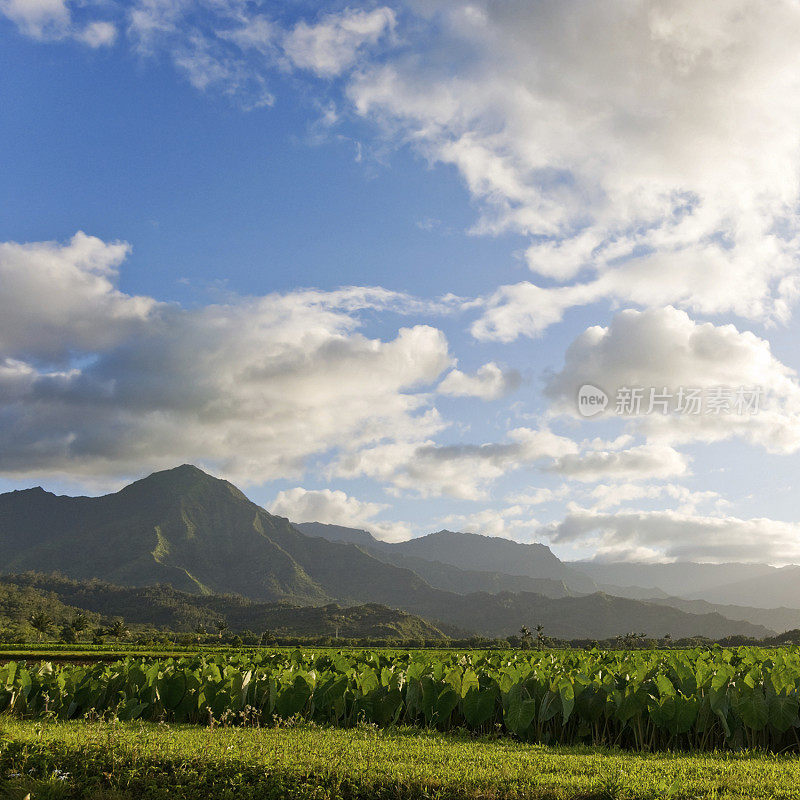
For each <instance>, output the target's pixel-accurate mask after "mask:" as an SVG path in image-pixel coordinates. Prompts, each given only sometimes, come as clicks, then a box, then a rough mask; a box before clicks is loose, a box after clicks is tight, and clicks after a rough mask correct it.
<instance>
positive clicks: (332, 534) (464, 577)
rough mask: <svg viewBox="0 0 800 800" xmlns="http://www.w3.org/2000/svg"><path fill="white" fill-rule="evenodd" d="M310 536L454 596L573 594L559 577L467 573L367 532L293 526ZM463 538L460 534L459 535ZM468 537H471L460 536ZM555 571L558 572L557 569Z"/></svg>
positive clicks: (305, 524) (315, 524)
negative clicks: (352, 547)
mask: <svg viewBox="0 0 800 800" xmlns="http://www.w3.org/2000/svg"><path fill="white" fill-rule="evenodd" d="M295 527H296V528H299V529H300V530H301V531H303V533H306V534H308V535H309V536H321V537H323V538H324V539H329V540H330V541H334V542H350V543H352V544H356V545H358V546H359V547H360V548H361V549H362V550H365V551H366V552H368V553H370V555H373V556H374V557H375V558H377V559H379V560H381V561H383V562H385V563H387V564H394V565H395V566H396V567H404V568H405V569H410V570H412V571H413V572H415V573H416V574H417V575H419V576H420V577H421V578H423V579H424V580H425V581H426V582H427V583H429V584H430V585H431V586H433V587H435V588H437V589H444V590H445V591H448V592H456V593H457V594H470V593H472V592H489V593H490V594H496V593H498V592H536V593H538V594H543V595H544V596H545V597H553V598H555V597H569V596H570V595H572V594H575V592H574V591H572V590H570V589H569V588H568V587H567V585H566V583H565V582H564V581H563V580H562V579H559V578H531V577H529V576H527V575H506V574H503V573H501V572H487V571H483V570H466V569H459V568H458V567H454V566H452V565H451V564H445V563H444V562H443V561H431V560H428V559H425V558H420V557H419V556H412V555H406V554H405V553H404V552H403V550H404V548H403V544H404V543H401V544H399V545H398V544H389V543H387V542H382V541H380V540H378V539H375V538H374V537H373V536H372V534H370V533H369V532H368V531H365V530H360V529H358V528H345V527H343V526H341V525H326V524H324V523H321V522H301V523H296V524H295ZM459 535H462V534H459ZM463 535H464V536H470V534H463ZM556 571H558V570H556Z"/></svg>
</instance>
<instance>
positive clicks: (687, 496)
mask: <svg viewBox="0 0 800 800" xmlns="http://www.w3.org/2000/svg"><path fill="white" fill-rule="evenodd" d="M590 497H591V499H592V500H593V501H594V503H593V505H592V507H591V511H605V510H606V509H609V508H615V507H617V506H621V505H622V504H623V503H629V502H630V501H631V500H663V499H670V500H674V501H677V503H678V507H677V509H676V510H677V511H678V512H680V513H681V514H688V515H695V514H696V513H697V507H698V506H700V505H711V506H713V507H714V508H715V509H716V510H719V509H720V508H721V507H723V506H726V505H729V503H728V501H726V500H725V499H724V498H723V497H722V496H721V495H720V494H718V493H717V492H712V491H704V492H703V491H692V490H691V489H689V488H688V487H686V486H679V485H677V484H674V483H666V484H647V485H646V484H641V483H616V484H615V483H612V484H600V485H599V486H595V487H594V488H593V489H592V491H591V492H590Z"/></svg>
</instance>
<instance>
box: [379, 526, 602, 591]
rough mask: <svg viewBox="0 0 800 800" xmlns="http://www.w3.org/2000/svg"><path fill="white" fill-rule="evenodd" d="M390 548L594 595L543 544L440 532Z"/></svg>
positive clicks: (583, 578) (579, 576) (581, 575)
mask: <svg viewBox="0 0 800 800" xmlns="http://www.w3.org/2000/svg"><path fill="white" fill-rule="evenodd" d="M393 546H394V547H396V548H397V549H398V551H399V552H401V553H403V554H404V555H407V556H415V557H417V558H424V559H427V560H428V561H442V562H444V563H445V564H451V565H452V566H454V567H458V568H459V569H464V570H476V571H487V572H496V573H501V574H505V575H524V576H527V577H530V578H546V579H550V580H558V581H563V582H564V583H565V584H566V585H567V586H568V587H569V588H570V589H572V590H573V591H576V592H582V593H590V592H595V591H597V586H596V584H595V582H594V580H592V579H591V578H589V577H587V576H586V575H585V574H584V573H582V572H579V571H577V570H574V569H572V568H571V567H570V566H568V565H566V564H564V562H562V561H561V560H560V559H559V558H557V557H556V556H555V555H554V554H553V553H552V551H551V550H550V548H549V547H547V546H546V545H543V544H521V543H520V542H514V541H511V540H510V539H502V538H499V537H496V536H481V535H480V534H477V533H455V532H453V531H445V530H443V531H438V532H437V533H430V534H428V535H427V536H420V537H419V538H418V539H411V540H409V541H407V542H401V543H400V544H397V545H393Z"/></svg>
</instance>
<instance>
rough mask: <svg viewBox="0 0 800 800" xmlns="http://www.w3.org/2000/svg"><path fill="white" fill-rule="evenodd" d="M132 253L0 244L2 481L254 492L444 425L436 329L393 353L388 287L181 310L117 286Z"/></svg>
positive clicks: (77, 242) (442, 364)
mask: <svg viewBox="0 0 800 800" xmlns="http://www.w3.org/2000/svg"><path fill="white" fill-rule="evenodd" d="M127 249H128V248H127V245H124V244H105V243H103V242H102V241H100V240H99V239H95V238H92V237H87V236H84V235H83V234H78V235H77V236H76V237H74V238H73V240H72V241H71V242H70V243H69V244H66V245H63V246H59V245H57V244H54V243H39V244H32V245H18V244H9V243H6V244H3V245H0V280H1V281H2V285H3V292H2V293H0V419H1V420H2V424H1V425H0V474H3V475H5V476H8V477H14V476H16V477H23V476H26V475H37V476H46V475H59V474H70V475H73V476H79V475H85V476H92V475H103V476H105V477H108V478H112V477H114V476H121V475H130V474H137V473H140V472H141V471H143V470H149V469H151V468H157V467H166V466H174V464H176V463H181V462H184V461H194V462H200V463H204V464H208V465H211V466H213V467H214V468H215V469H217V471H219V472H222V473H224V474H226V475H227V476H228V477H231V478H232V479H235V480H240V481H243V482H245V483H256V482H262V481H264V480H268V479H270V478H276V477H288V476H291V475H298V474H300V473H301V472H302V470H303V468H304V465H305V463H306V460H307V459H308V458H309V457H310V456H312V455H314V454H321V453H325V452H330V451H333V452H335V451H337V450H350V449H352V448H360V447H369V446H371V445H372V444H374V443H376V442H387V441H389V442H391V441H394V440H398V441H408V440H409V439H412V438H416V437H419V436H423V437H426V436H430V435H432V434H434V433H435V432H437V431H438V430H440V429H441V428H442V427H443V424H444V423H443V421H442V420H441V418H440V417H439V415H438V413H437V412H436V410H435V408H433V406H432V405H431V397H432V395H431V394H430V393H429V392H428V391H426V390H428V389H432V388H433V386H434V385H435V384H436V382H438V380H439V378H440V376H441V374H442V372H444V371H445V370H446V369H447V368H448V367H449V366H450V365H451V363H452V358H451V356H450V354H449V352H448V345H447V341H446V340H445V337H444V335H443V334H442V333H441V332H440V331H439V330H437V329H436V328H433V327H430V326H427V325H416V326H414V327H405V328H400V329H399V330H398V331H397V333H396V335H395V336H394V338H391V339H389V340H387V341H382V340H379V339H370V338H367V337H366V336H364V335H363V334H361V333H360V332H358V326H359V321H358V318H357V316H356V315H357V313H358V311H359V310H360V309H364V308H382V309H394V310H398V311H405V310H407V309H408V308H409V307H410V308H411V309H416V308H417V307H418V305H417V304H416V303H415V302H414V301H412V300H410V299H409V298H407V297H406V296H404V295H400V294H397V293H393V292H389V291H386V290H384V289H369V288H353V289H347V288H345V289H341V290H337V291H333V292H322V291H316V290H306V291H298V292H293V293H290V294H285V295H268V296H265V297H255V298H233V299H231V300H230V301H229V302H227V303H225V304H218V305H209V306H205V307H200V308H196V309H184V308H181V307H179V306H177V305H173V304H167V303H158V302H156V301H155V300H153V299H152V298H147V297H133V296H130V295H127V294H125V293H123V292H121V291H120V290H119V289H118V288H117V287H116V283H115V282H116V270H117V266H118V264H119V263H120V261H121V260H122V258H123V257H124V255H125V253H126V252H127Z"/></svg>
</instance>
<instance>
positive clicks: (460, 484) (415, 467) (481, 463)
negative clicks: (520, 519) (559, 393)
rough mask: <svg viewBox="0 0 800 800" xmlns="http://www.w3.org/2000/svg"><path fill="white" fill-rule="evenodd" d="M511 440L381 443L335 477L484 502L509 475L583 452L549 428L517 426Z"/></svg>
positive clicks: (352, 458) (345, 460) (348, 460)
mask: <svg viewBox="0 0 800 800" xmlns="http://www.w3.org/2000/svg"><path fill="white" fill-rule="evenodd" d="M508 438H509V439H510V441H508V442H503V443H487V444H480V445H473V444H454V445H437V444H434V443H433V442H430V441H428V442H421V443H415V442H410V441H407V442H403V443H394V444H386V445H383V444H379V445H377V446H375V447H370V448H364V449H362V450H358V451H355V452H353V453H350V454H347V455H345V456H343V457H342V458H341V459H340V460H339V461H338V463H337V464H336V466H335V474H336V475H338V476H340V477H345V478H354V477H358V476H361V475H366V476H368V477H371V478H375V479H376V480H381V481H384V482H387V483H391V484H392V485H393V486H394V487H396V489H398V490H404V491H412V492H415V493H417V494H419V495H420V496H422V497H437V496H440V495H448V496H450V497H456V498H460V499H463V500H480V499H483V498H486V497H487V496H488V494H487V488H488V487H489V486H490V485H491V484H492V483H493V482H494V481H496V480H497V479H498V478H500V477H501V476H503V475H504V474H506V473H507V472H510V471H513V470H516V469H520V468H521V467H524V466H528V465H531V464H535V463H536V462H539V461H542V460H544V459H553V458H559V457H561V456H564V455H566V454H568V453H574V452H577V449H578V446H577V445H576V444H575V442H573V441H572V440H571V439H568V438H566V437H564V436H559V435H557V434H554V433H553V432H552V431H550V430H547V429H546V428H542V429H540V430H533V429H531V428H515V429H513V430H511V431H509V433H508Z"/></svg>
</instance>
